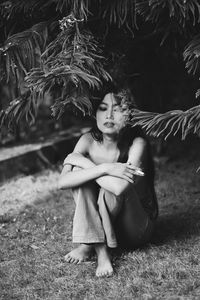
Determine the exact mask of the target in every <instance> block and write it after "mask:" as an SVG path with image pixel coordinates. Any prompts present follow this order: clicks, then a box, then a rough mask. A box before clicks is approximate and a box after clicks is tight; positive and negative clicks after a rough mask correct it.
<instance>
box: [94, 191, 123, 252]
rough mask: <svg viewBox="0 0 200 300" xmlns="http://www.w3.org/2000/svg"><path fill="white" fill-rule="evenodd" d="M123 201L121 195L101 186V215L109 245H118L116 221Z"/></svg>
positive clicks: (99, 199)
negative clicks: (118, 195)
mask: <svg viewBox="0 0 200 300" xmlns="http://www.w3.org/2000/svg"><path fill="white" fill-rule="evenodd" d="M122 201H123V199H121V198H120V197H116V196H115V195H114V194H113V193H111V192H109V191H107V190H105V189H103V188H101V189H100V192H99V197H98V206H99V214H100V216H101V220H102V224H103V228H104V232H105V236H106V243H107V245H108V247H110V248H115V247H117V238H116V234H115V229H114V221H115V219H116V216H117V215H118V213H119V211H120V209H121V206H122Z"/></svg>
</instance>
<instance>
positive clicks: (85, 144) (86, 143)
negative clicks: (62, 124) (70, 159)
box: [73, 132, 94, 154]
mask: <svg viewBox="0 0 200 300" xmlns="http://www.w3.org/2000/svg"><path fill="white" fill-rule="evenodd" d="M93 141H94V139H93V137H92V135H91V133H90V132H87V133H84V134H83V135H82V136H81V137H80V138H79V140H78V142H77V144H76V146H75V148H74V151H73V152H79V153H82V154H86V153H87V152H88V151H89V148H90V147H91V145H92V143H93Z"/></svg>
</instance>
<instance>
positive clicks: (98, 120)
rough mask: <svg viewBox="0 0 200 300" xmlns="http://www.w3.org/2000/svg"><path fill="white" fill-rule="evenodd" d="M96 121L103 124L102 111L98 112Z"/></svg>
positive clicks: (98, 124) (99, 124)
mask: <svg viewBox="0 0 200 300" xmlns="http://www.w3.org/2000/svg"><path fill="white" fill-rule="evenodd" d="M96 122H97V126H98V127H99V126H101V124H102V114H101V113H97V114H96Z"/></svg>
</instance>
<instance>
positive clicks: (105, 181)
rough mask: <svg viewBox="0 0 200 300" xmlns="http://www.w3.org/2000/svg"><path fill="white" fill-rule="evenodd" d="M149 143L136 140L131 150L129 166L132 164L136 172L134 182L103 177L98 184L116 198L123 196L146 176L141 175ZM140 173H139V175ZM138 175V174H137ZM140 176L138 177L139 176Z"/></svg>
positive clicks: (133, 177)
mask: <svg viewBox="0 0 200 300" xmlns="http://www.w3.org/2000/svg"><path fill="white" fill-rule="evenodd" d="M146 151H147V142H146V141H145V140H144V139H143V138H140V137H138V138H135V139H134V141H133V144H132V145H131V147H130V149H129V155H128V161H127V164H130V165H131V166H132V167H133V169H135V171H136V172H134V173H133V176H132V182H131V181H130V180H126V179H123V178H117V177H112V176H102V177H100V178H97V179H96V182H97V183H98V184H99V185H100V186H102V187H103V188H105V189H107V190H109V191H111V192H112V193H114V194H115V195H116V196H119V195H121V194H122V193H124V191H126V190H127V189H128V188H129V187H130V186H131V185H132V184H135V183H136V182H137V181H138V180H140V178H141V176H143V175H145V174H142V173H141V174H139V173H140V172H141V168H143V163H144V160H145V157H146ZM138 171H139V173H138ZM137 173H138V174H137ZM137 175H138V176H137Z"/></svg>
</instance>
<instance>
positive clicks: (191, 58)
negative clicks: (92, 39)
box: [183, 35, 200, 75]
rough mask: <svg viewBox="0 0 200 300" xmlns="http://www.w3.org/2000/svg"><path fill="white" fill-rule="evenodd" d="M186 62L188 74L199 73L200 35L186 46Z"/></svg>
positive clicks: (184, 55)
mask: <svg viewBox="0 0 200 300" xmlns="http://www.w3.org/2000/svg"><path fill="white" fill-rule="evenodd" d="M183 57H184V60H185V61H186V68H187V70H188V73H192V74H193V75H194V74H195V73H199V63H200V60H199V59H200V35H197V36H195V37H194V38H193V39H192V41H191V42H190V43H189V44H188V45H187V46H186V48H185V51H184V53H183Z"/></svg>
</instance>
